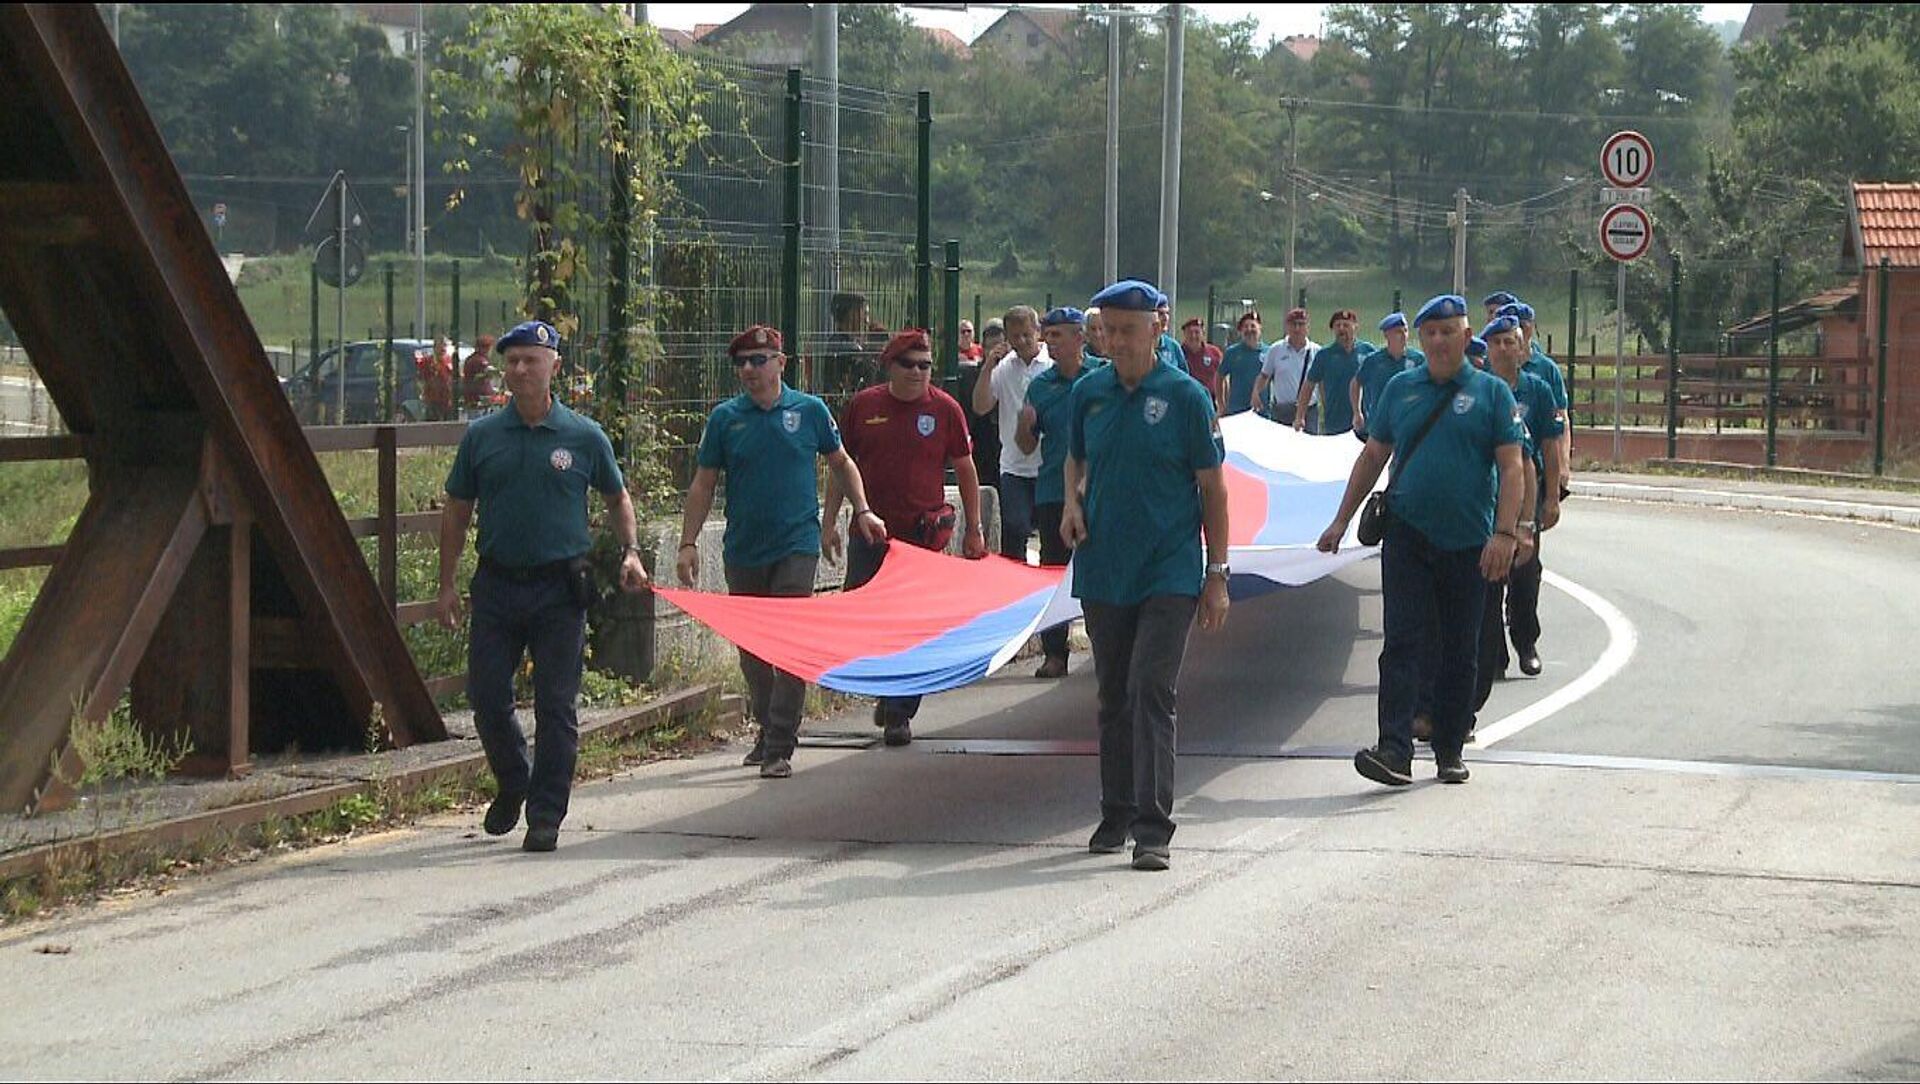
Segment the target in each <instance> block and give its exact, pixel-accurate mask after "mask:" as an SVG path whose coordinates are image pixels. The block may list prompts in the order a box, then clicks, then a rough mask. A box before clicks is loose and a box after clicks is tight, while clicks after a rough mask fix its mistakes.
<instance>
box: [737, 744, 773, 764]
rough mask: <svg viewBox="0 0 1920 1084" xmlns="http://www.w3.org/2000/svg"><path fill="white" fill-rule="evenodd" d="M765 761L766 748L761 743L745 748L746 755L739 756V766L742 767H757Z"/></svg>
mask: <svg viewBox="0 0 1920 1084" xmlns="http://www.w3.org/2000/svg"><path fill="white" fill-rule="evenodd" d="M766 762H767V750H766V747H765V746H763V745H756V746H754V747H753V748H752V749H749V750H747V755H746V756H743V757H741V758H740V766H741V767H743V768H758V767H759V766H760V765H762V764H765V763H766Z"/></svg>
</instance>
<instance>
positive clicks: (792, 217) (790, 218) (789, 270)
mask: <svg viewBox="0 0 1920 1084" xmlns="http://www.w3.org/2000/svg"><path fill="white" fill-rule="evenodd" d="M803 101H804V99H803V97H802V92H801V89H800V69H799V68H788V69H787V146H786V159H787V161H786V170H787V177H786V181H787V185H786V207H785V213H784V214H783V215H782V217H781V229H782V232H783V234H784V240H785V244H784V245H783V246H782V248H781V256H780V335H781V337H782V338H783V339H785V340H786V348H787V353H788V354H789V355H798V354H799V353H800V183H801V178H800V153H801V147H800V144H801V139H802V136H803V133H802V130H801V127H800V111H801V105H802V103H803Z"/></svg>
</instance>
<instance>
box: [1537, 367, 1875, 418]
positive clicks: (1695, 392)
mask: <svg viewBox="0 0 1920 1084" xmlns="http://www.w3.org/2000/svg"><path fill="white" fill-rule="evenodd" d="M1679 361H1680V366H1679V379H1678V380H1677V381H1674V382H1673V383H1672V384H1671V385H1670V384H1669V381H1668V373H1667V358H1666V356H1665V355H1639V356H1629V357H1628V358H1626V359H1625V365H1624V366H1622V367H1621V368H1622V370H1623V373H1622V375H1623V376H1624V380H1623V381H1622V391H1623V393H1624V394H1623V401H1622V403H1621V405H1620V410H1619V414H1620V420H1621V422H1622V424H1625V425H1651V426H1660V427H1665V426H1666V424H1667V400H1668V394H1669V391H1670V390H1672V391H1674V392H1676V393H1677V399H1676V400H1675V403H1674V415H1675V420H1676V423H1677V426H1678V427H1679V428H1690V429H1699V428H1711V429H1745V428H1760V427H1764V426H1765V425H1766V420H1767V416H1768V406H1769V403H1768V393H1769V390H1770V389H1771V388H1772V386H1773V382H1772V380H1771V378H1770V375H1769V367H1770V362H1769V359H1768V358H1767V357H1765V356H1764V355H1763V356H1760V357H1728V356H1721V355H1714V354H1682V355H1680V359H1679ZM1872 367H1873V363H1872V361H1871V360H1868V359H1865V358H1830V357H1784V356H1783V357H1781V359H1780V371H1779V380H1778V396H1777V398H1775V399H1774V400H1773V402H1772V408H1773V411H1774V413H1775V417H1776V419H1777V424H1778V425H1779V427H1781V428H1790V429H1801V430H1812V431H1819V432H1846V433H1861V434H1864V433H1868V432H1871V431H1872V427H1873V409H1874V401H1873V385H1872V383H1871V372H1872ZM1567 375H1568V377H1569V384H1570V386H1571V389H1572V400H1573V414H1574V421H1575V424H1576V425H1579V426H1594V425H1612V424H1613V419H1614V359H1612V358H1610V357H1605V356H1602V357H1597V358H1581V359H1579V360H1578V361H1577V362H1576V363H1575V365H1574V367H1573V371H1572V372H1570V373H1568V374H1567Z"/></svg>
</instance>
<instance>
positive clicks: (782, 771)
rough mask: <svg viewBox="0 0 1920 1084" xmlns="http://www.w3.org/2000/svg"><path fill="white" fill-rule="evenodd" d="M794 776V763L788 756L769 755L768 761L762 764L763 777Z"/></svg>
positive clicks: (761, 776) (761, 774) (761, 775)
mask: <svg viewBox="0 0 1920 1084" xmlns="http://www.w3.org/2000/svg"><path fill="white" fill-rule="evenodd" d="M792 777H793V764H792V763H791V762H790V761H788V760H787V758H786V757H768V758H767V762H766V763H765V764H762V765H760V778H762V779H791V778H792Z"/></svg>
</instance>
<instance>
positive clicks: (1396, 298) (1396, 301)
mask: <svg viewBox="0 0 1920 1084" xmlns="http://www.w3.org/2000/svg"><path fill="white" fill-rule="evenodd" d="M1393 311H1394V312H1399V311H1400V287H1398V286H1395V287H1394V288H1393Z"/></svg>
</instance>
